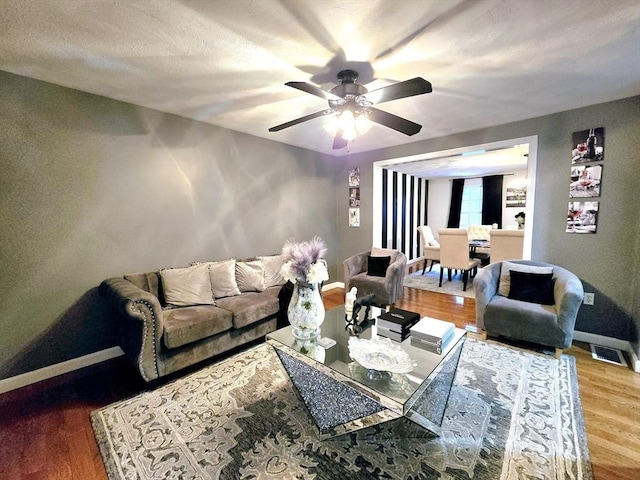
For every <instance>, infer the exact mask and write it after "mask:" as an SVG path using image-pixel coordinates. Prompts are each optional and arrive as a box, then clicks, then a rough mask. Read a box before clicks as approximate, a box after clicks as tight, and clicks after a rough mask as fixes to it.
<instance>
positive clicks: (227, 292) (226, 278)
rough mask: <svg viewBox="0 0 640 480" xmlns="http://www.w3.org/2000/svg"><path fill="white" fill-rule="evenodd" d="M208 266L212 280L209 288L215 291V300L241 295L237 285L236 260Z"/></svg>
mask: <svg viewBox="0 0 640 480" xmlns="http://www.w3.org/2000/svg"><path fill="white" fill-rule="evenodd" d="M208 265H209V276H210V278H211V285H210V287H209V288H210V289H211V290H212V291H213V296H214V297H215V298H222V297H233V296H235V295H240V289H238V284H237V283H236V261H235V260H234V259H231V260H224V261H222V262H211V263H209V264H208Z"/></svg>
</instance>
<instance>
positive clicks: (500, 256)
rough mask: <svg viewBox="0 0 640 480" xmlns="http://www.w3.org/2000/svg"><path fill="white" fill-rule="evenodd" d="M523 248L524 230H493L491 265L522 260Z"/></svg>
mask: <svg viewBox="0 0 640 480" xmlns="http://www.w3.org/2000/svg"><path fill="white" fill-rule="evenodd" d="M523 248H524V230H491V241H490V249H491V263H495V262H502V261H503V260H521V259H522V257H523V253H522V252H523Z"/></svg>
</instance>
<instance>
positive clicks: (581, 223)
mask: <svg viewBox="0 0 640 480" xmlns="http://www.w3.org/2000/svg"><path fill="white" fill-rule="evenodd" d="M597 229H598V202H569V209H568V211H567V229H566V232H567V233H596V230H597Z"/></svg>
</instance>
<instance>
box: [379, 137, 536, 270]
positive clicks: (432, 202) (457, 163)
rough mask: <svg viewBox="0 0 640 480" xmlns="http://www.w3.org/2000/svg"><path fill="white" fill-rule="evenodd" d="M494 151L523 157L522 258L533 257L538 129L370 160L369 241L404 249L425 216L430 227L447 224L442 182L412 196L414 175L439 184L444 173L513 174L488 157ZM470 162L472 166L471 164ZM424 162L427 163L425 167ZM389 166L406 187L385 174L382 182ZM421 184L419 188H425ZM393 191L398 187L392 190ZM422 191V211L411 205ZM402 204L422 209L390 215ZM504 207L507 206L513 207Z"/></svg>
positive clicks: (449, 175)
mask: <svg viewBox="0 0 640 480" xmlns="http://www.w3.org/2000/svg"><path fill="white" fill-rule="evenodd" d="M498 151H511V152H512V154H513V155H519V156H523V155H524V158H520V159H519V161H521V162H522V166H521V167H519V170H520V171H521V173H520V176H521V178H520V180H521V181H522V184H523V186H525V187H526V202H525V206H524V207H521V210H522V211H524V212H525V215H526V227H525V229H524V248H523V258H525V259H531V249H532V235H533V224H534V218H535V209H534V205H535V184H536V164H537V155H538V136H537V135H534V136H529V137H521V138H514V139H510V140H503V141H499V142H490V143H484V144H479V145H469V146H466V147H460V148H453V149H450V150H442V151H437V152H429V153H424V154H419V155H412V156H407V157H399V158H390V159H386V160H380V161H377V162H374V164H373V231H372V245H373V246H376V247H383V246H386V245H392V244H393V245H398V244H399V249H400V250H403V251H404V250H406V249H407V248H409V249H415V245H416V244H415V242H414V237H415V236H416V235H417V233H416V228H417V226H418V225H422V224H424V223H425V222H424V219H425V218H426V219H428V222H429V224H430V226H431V227H432V229H433V228H436V229H437V228H444V227H446V226H447V225H446V220H444V219H446V217H447V216H448V212H449V198H450V197H449V195H450V194H449V193H447V192H445V191H443V190H442V188H440V190H437V189H433V188H431V187H430V186H429V187H428V188H426V193H422V194H421V196H419V197H417V198H414V197H413V196H411V195H410V193H407V192H411V191H412V189H411V188H410V183H411V182H412V181H415V182H424V181H425V180H427V181H429V180H433V182H429V183H433V184H434V185H435V183H436V180H438V181H440V184H441V185H442V180H443V179H447V180H448V181H449V182H450V181H451V180H452V179H454V178H478V177H482V176H488V175H497V174H504V175H512V174H513V168H514V167H510V166H509V165H507V164H505V165H502V166H501V165H500V162H495V161H494V160H495V159H491V160H490V157H489V155H492V154H493V153H494V152H498ZM524 152H526V153H524ZM469 160H472V162H471V163H469ZM469 165H472V167H473V168H469ZM422 166H424V167H427V168H424V169H423V168H422ZM389 171H391V172H395V174H394V178H398V179H399V180H398V182H403V181H404V182H406V185H407V188H397V185H391V184H390V182H388V180H387V178H385V179H384V182H383V177H388V175H387V173H388V172H389ZM514 178H515V177H514ZM420 190H421V191H422V192H423V191H424V190H425V189H420ZM394 191H395V192H396V194H395V195H394V193H393V192H394ZM416 191H418V189H416ZM397 192H405V193H404V195H403V197H402V198H399V197H398V194H397ZM425 197H426V205H427V209H426V211H425V209H424V208H415V209H414V208H413V207H412V202H415V203H416V204H417V203H422V202H424V201H425ZM400 204H404V205H408V206H407V208H406V212H410V211H411V212H414V211H415V212H422V213H419V214H418V215H419V216H420V218H418V217H417V216H411V215H404V214H400V215H394V216H393V218H392V219H391V220H390V219H389V218H388V216H387V212H386V210H387V209H391V208H393V209H394V210H395V211H398V210H399V206H398V205H400ZM508 210H509V211H511V210H513V209H508ZM512 216H513V215H512ZM505 220H506V219H505ZM510 220H514V219H510ZM514 221H515V220H514ZM399 235H401V236H402V238H409V239H410V240H411V245H412V246H411V247H409V244H407V245H406V246H405V245H402V241H401V240H400V239H399V238H400V237H398V236H399ZM405 253H406V252H405ZM411 257H412V255H409V258H411Z"/></svg>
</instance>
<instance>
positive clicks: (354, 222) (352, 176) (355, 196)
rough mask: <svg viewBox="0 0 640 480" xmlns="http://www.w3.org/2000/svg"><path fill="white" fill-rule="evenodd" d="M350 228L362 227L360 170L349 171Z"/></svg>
mask: <svg viewBox="0 0 640 480" xmlns="http://www.w3.org/2000/svg"><path fill="white" fill-rule="evenodd" d="M349 226H350V227H359V226H360V168H359V167H355V168H352V169H351V170H350V171H349Z"/></svg>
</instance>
